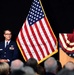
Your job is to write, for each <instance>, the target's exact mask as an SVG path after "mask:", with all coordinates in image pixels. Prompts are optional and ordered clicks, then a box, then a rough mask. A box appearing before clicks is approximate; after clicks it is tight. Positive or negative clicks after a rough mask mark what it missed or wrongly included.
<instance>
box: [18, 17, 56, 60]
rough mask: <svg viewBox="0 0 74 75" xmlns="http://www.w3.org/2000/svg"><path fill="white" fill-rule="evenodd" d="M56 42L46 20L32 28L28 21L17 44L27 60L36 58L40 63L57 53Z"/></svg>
mask: <svg viewBox="0 0 74 75" xmlns="http://www.w3.org/2000/svg"><path fill="white" fill-rule="evenodd" d="M56 41H57V40H56V38H55V36H54V34H53V32H52V30H51V28H50V25H49V23H48V22H47V20H46V18H43V19H41V20H40V21H37V22H36V23H35V24H33V25H31V26H29V23H28V21H27V20H26V21H25V23H24V24H23V26H22V28H21V30H20V32H19V35H18V37H17V42H18V44H19V46H20V47H21V50H22V53H23V55H24V57H25V58H26V60H28V59H29V58H31V57H34V58H35V59H37V61H40V60H42V59H43V58H45V57H46V56H48V55H50V54H51V53H53V52H55V49H56Z"/></svg>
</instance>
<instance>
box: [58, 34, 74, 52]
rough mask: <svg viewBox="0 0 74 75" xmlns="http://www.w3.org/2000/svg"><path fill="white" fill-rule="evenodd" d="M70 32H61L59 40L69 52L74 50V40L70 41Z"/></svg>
mask: <svg viewBox="0 0 74 75" xmlns="http://www.w3.org/2000/svg"><path fill="white" fill-rule="evenodd" d="M68 37H69V36H68V34H66V33H60V34H59V42H60V45H61V47H62V48H63V49H64V50H65V51H68V52H72V51H74V42H70V40H69V39H68Z"/></svg>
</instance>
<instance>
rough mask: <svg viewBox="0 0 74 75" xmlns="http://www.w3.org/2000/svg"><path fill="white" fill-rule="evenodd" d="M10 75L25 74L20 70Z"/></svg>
mask: <svg viewBox="0 0 74 75" xmlns="http://www.w3.org/2000/svg"><path fill="white" fill-rule="evenodd" d="M11 75H25V72H24V71H23V70H21V69H19V70H14V71H13V72H11Z"/></svg>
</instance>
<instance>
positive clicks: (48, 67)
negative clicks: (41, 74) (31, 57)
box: [44, 57, 57, 75]
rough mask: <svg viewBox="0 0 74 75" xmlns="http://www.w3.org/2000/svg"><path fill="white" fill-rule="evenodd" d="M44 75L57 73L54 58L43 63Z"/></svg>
mask: <svg viewBox="0 0 74 75" xmlns="http://www.w3.org/2000/svg"><path fill="white" fill-rule="evenodd" d="M44 68H45V71H46V75H55V74H56V72H57V61H56V60H55V58H53V57H50V58H48V59H47V60H46V61H45V62H44Z"/></svg>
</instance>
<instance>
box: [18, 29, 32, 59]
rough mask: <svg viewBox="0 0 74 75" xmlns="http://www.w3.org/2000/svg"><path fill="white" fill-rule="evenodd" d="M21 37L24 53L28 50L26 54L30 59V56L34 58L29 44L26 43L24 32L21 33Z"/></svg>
mask: <svg viewBox="0 0 74 75" xmlns="http://www.w3.org/2000/svg"><path fill="white" fill-rule="evenodd" d="M20 36H21V37H20V40H19V41H21V46H22V47H23V50H24V51H25V50H26V53H28V55H29V57H30V56H31V57H33V55H32V54H31V51H30V49H29V47H28V45H27V43H26V40H25V39H24V36H23V33H22V30H21V31H20ZM26 53H25V54H26ZM28 55H27V58H29V57H28Z"/></svg>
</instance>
